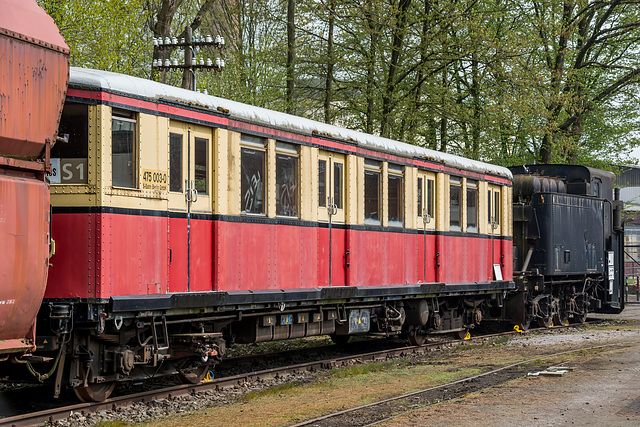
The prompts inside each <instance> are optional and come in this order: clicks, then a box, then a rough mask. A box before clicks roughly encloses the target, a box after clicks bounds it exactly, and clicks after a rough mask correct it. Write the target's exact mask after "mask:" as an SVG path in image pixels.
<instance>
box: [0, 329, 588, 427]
mask: <svg viewBox="0 0 640 427" xmlns="http://www.w3.org/2000/svg"><path fill="white" fill-rule="evenodd" d="M586 324H587V323H584V324H580V325H570V326H556V327H552V328H547V329H530V330H527V331H523V332H516V331H508V332H501V333H495V334H488V335H478V336H476V337H472V338H470V339H467V340H451V341H441V342H437V343H428V344H424V345H422V346H406V345H404V346H402V347H398V348H392V349H383V350H378V351H373V352H368V353H362V354H351V355H346V356H340V357H333V358H328V359H325V360H317V361H312V362H305V363H299V364H295V365H290V366H283V367H278V368H271V369H264V370H260V371H255V372H249V373H243V374H237V375H232V376H228V377H221V378H216V379H213V380H212V381H210V382H203V383H200V384H182V385H176V386H171V387H165V388H161V389H156V390H149V391H144V392H139V393H134V394H128V395H124V396H117V397H112V398H109V399H107V400H105V401H104V402H95V403H91V402H87V403H78V404H74V405H70V406H64V407H60V408H52V409H47V410H43V411H38V412H32V413H25V414H20V415H15V416H11V417H6V418H0V427H4V426H12V427H19V426H30V425H34V424H43V423H47V422H48V423H53V422H54V421H57V420H61V419H65V418H67V417H68V416H69V414H70V413H71V412H79V413H82V414H83V415H87V414H90V413H95V412H100V411H104V410H115V409H117V408H120V407H124V406H128V405H131V404H132V403H146V402H150V401H154V400H161V399H171V398H174V397H176V396H181V395H185V394H196V393H199V392H205V391H209V390H220V389H224V388H227V387H233V386H235V385H243V384H245V383H248V382H255V381H258V380H262V379H269V378H277V377H279V376H280V375H285V374H291V373H300V372H305V371H309V372H310V371H320V370H327V369H332V368H335V367H340V366H346V365H349V364H351V363H354V362H358V363H362V362H368V361H379V360H385V359H389V358H392V357H402V356H410V355H419V354H425V353H428V352H430V351H434V350H439V349H442V348H444V347H450V346H452V345H460V344H462V345H467V344H471V343H477V342H483V341H487V340H489V339H492V338H498V337H504V336H510V335H515V334H522V333H529V332H543V333H551V332H554V331H557V330H560V329H566V328H571V327H576V326H582V325H586ZM330 347H333V348H335V346H330ZM307 350H309V349H307ZM310 350H312V351H313V350H314V349H313V348H311V349H310ZM292 352H296V350H293V351H292ZM277 354H278V353H266V354H261V355H260V354H258V355H256V356H255V357H257V358H261V357H275V356H276V355H277ZM238 359H246V356H242V357H239V358H238Z"/></svg>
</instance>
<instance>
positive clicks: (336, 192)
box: [333, 162, 344, 209]
mask: <svg viewBox="0 0 640 427" xmlns="http://www.w3.org/2000/svg"><path fill="white" fill-rule="evenodd" d="M343 167H344V166H343V164H342V163H338V162H334V163H333V203H334V204H335V205H336V208H338V209H342V176H343V174H342V169H343Z"/></svg>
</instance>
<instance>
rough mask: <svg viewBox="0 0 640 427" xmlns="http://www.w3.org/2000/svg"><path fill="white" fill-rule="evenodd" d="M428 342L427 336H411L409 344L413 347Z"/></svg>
mask: <svg viewBox="0 0 640 427" xmlns="http://www.w3.org/2000/svg"><path fill="white" fill-rule="evenodd" d="M425 341H427V336H426V335H424V334H418V335H409V344H411V345H423V344H424V343H425Z"/></svg>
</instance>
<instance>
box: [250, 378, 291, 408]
mask: <svg viewBox="0 0 640 427" xmlns="http://www.w3.org/2000/svg"><path fill="white" fill-rule="evenodd" d="M301 385H302V383H301V382H299V381H293V382H290V383H284V384H278V385H275V386H273V387H269V388H266V389H264V390H259V391H251V392H249V393H247V394H245V395H243V396H242V397H241V398H240V399H239V400H240V401H241V402H244V403H247V402H249V401H250V400H253V399H257V398H259V397H265V396H275V395H278V394H282V393H284V392H286V391H289V390H293V389H295V388H297V387H300V386H301Z"/></svg>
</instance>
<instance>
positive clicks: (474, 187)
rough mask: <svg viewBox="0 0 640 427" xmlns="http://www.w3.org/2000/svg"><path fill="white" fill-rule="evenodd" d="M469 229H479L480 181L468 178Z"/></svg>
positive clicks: (475, 230)
mask: <svg viewBox="0 0 640 427" xmlns="http://www.w3.org/2000/svg"><path fill="white" fill-rule="evenodd" d="M467 231H468V232H477V231H478V182H477V181H472V180H470V179H469V180H467Z"/></svg>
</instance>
